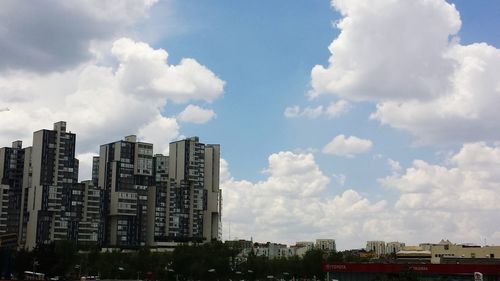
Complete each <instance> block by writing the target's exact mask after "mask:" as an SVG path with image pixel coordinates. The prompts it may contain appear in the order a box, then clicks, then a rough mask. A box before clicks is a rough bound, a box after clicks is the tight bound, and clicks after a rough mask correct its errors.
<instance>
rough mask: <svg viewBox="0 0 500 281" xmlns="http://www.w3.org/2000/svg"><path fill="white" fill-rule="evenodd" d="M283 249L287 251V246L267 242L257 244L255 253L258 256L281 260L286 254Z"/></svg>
mask: <svg viewBox="0 0 500 281" xmlns="http://www.w3.org/2000/svg"><path fill="white" fill-rule="evenodd" d="M282 249H287V246H286V245H285V244H279V243H271V242H267V243H255V244H254V248H253V251H254V254H255V255H256V256H260V257H267V258H269V259H276V258H281V257H282V254H284V253H283V252H282Z"/></svg>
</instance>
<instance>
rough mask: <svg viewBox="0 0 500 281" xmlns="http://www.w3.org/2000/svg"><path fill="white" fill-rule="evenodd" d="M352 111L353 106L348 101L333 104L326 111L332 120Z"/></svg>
mask: <svg viewBox="0 0 500 281" xmlns="http://www.w3.org/2000/svg"><path fill="white" fill-rule="evenodd" d="M350 109H351V105H350V103H349V102H348V101H346V100H339V101H337V102H335V103H331V104H330V105H329V106H328V108H327V109H326V111H325V114H326V115H327V116H328V117H330V118H336V117H339V116H341V115H343V114H345V113H347V112H348V111H349V110H350Z"/></svg>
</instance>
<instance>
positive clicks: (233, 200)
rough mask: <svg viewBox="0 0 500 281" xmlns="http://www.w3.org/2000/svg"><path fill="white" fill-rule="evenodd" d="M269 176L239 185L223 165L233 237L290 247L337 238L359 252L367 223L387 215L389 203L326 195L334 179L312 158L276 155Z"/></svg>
mask: <svg viewBox="0 0 500 281" xmlns="http://www.w3.org/2000/svg"><path fill="white" fill-rule="evenodd" d="M266 171H267V172H268V173H269V177H268V178H267V179H265V180H263V181H259V182H256V183H252V182H249V181H244V180H236V179H234V178H232V177H231V175H230V173H229V169H228V165H227V162H226V161H221V186H222V189H223V194H224V216H223V219H224V221H225V222H224V225H228V223H229V222H230V223H231V236H232V237H240V238H247V239H249V238H250V236H253V238H254V240H255V241H277V242H286V243H293V242H295V240H291V239H296V240H313V239H316V238H318V237H334V238H336V239H337V241H344V242H345V243H346V244H344V245H348V246H353V247H356V246H357V244H356V243H357V242H358V241H356V240H357V239H359V237H360V236H364V234H361V233H359V231H360V230H361V229H363V224H364V221H365V220H366V221H368V220H369V219H373V218H375V217H376V214H378V215H382V216H383V213H384V212H385V206H386V202H385V201H380V202H377V203H371V202H370V201H369V200H367V199H366V198H363V197H362V196H361V195H359V194H358V193H357V192H356V191H354V190H350V189H348V190H346V191H344V192H343V193H342V194H340V195H337V196H333V197H331V196H329V195H327V194H328V191H327V189H326V188H327V185H328V184H329V182H330V179H329V178H328V177H326V176H325V175H324V174H323V173H322V172H321V170H320V169H319V167H318V165H317V164H316V163H315V159H314V156H313V155H312V154H295V153H292V152H279V153H275V154H272V155H271V156H269V168H268V169H267V170H266ZM370 231H371V230H367V232H370ZM224 234H227V233H224Z"/></svg>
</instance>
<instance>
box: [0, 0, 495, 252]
mask: <svg viewBox="0 0 500 281" xmlns="http://www.w3.org/2000/svg"><path fill="white" fill-rule="evenodd" d="M41 2H44V1H41ZM49 2H50V1H49ZM49 2H47V3H40V4H26V3H21V4H19V3H16V2H15V1H7V2H5V3H3V4H0V8H2V7H1V6H2V5H3V6H4V7H3V10H4V11H6V12H4V13H2V12H0V31H2V30H3V33H2V32H0V47H3V49H4V50H7V51H6V52H4V54H3V55H1V54H0V56H1V57H3V63H0V71H1V72H0V89H2V91H1V92H2V94H0V102H1V103H2V104H5V107H8V108H9V111H5V112H0V114H3V118H2V119H3V122H2V123H0V125H1V126H0V127H1V129H0V136H1V140H2V143H4V144H3V145H8V144H9V143H10V142H11V141H12V140H14V139H18V138H19V139H23V140H24V141H25V143H27V144H29V143H30V136H31V132H32V131H34V130H38V129H40V128H42V127H50V126H51V124H52V123H53V122H56V121H58V120H59V119H65V120H67V121H68V127H70V128H73V131H75V132H76V133H77V135H78V142H79V144H78V147H79V148H78V153H79V158H80V161H81V163H82V170H81V172H80V177H81V178H85V176H88V175H89V171H90V159H91V157H92V155H95V154H96V153H97V148H98V145H99V144H102V143H106V142H110V141H115V140H117V139H120V138H122V137H123V136H124V135H128V134H138V135H139V137H140V138H141V139H143V140H145V141H150V142H153V143H154V145H155V150H156V151H157V152H164V153H167V146H166V144H167V143H168V142H169V141H172V140H175V139H178V138H181V137H183V136H193V135H197V136H200V139H201V140H202V141H203V142H206V143H220V144H221V147H222V158H223V159H224V160H223V165H222V167H221V171H222V174H223V179H222V180H221V186H222V189H223V194H224V223H225V226H227V225H228V224H229V223H230V224H231V232H232V238H234V237H239V238H246V239H249V238H250V237H253V238H254V239H256V240H258V241H276V242H286V243H294V242H295V241H299V240H313V239H316V238H335V239H337V241H338V242H337V244H338V245H339V247H340V248H353V247H362V246H363V245H364V243H365V241H366V240H378V239H386V240H400V241H403V242H407V244H412V243H413V244H417V243H419V242H434V241H439V240H440V239H441V238H450V239H452V240H454V242H457V243H460V242H473V243H479V242H480V241H484V239H485V238H486V239H487V240H488V241H491V243H496V244H498V243H500V229H497V228H496V227H495V226H492V225H491V224H490V223H489V222H488V221H487V219H488V218H490V219H493V218H495V215H494V214H495V213H497V212H498V208H499V207H497V205H499V206H500V204H497V203H498V202H497V201H496V200H497V196H500V182H499V180H498V179H500V175H498V171H496V170H498V169H497V167H498V166H497V165H498V164H500V147H499V146H498V143H499V142H498V141H499V140H500V134H499V133H498V132H500V130H495V129H498V125H497V124H496V123H497V122H496V121H497V120H499V118H500V115H498V113H496V111H497V110H496V105H497V104H499V105H500V102H499V101H500V92H499V91H500V86H499V84H498V83H500V82H498V81H499V79H498V77H500V70H499V69H500V63H499V60H500V59H499V57H500V55H499V53H500V51H499V48H500V30H499V28H498V27H499V26H500V2H498V1H496V0H480V1H467V0H460V1H448V2H446V1H443V0H433V1H427V2H425V1H414V2H405V1H386V0H377V1H373V2H370V4H367V3H366V2H365V3H364V4H363V3H362V2H359V1H353V0H346V1H340V0H339V1H333V2H330V1H327V0H307V1H306V0H297V1H282V0H277V1H260V0H259V1H230V0H220V1H195V0H192V1H191V0H189V1H179V0H168V1H167V0H165V1H161V0H160V1H146V0H143V1H141V0H137V1H132V0H131V1H130V2H129V3H128V5H123V6H119V5H118V6H116V5H114V4H113V3H112V1H109V2H108V1H102V2H99V1H95V2H92V1H90V2H85V1H81V2H78V1H77V2H76V3H77V4H75V5H74V7H69V6H67V5H64V4H63V1H53V2H50V3H49ZM450 3H453V4H454V5H455V6H451V5H449V4H450ZM9 11H17V12H18V13H19V14H20V15H21V16H20V17H17V18H14V17H13V16H11V15H10V14H9V13H8V12H9ZM341 12H342V13H341ZM67 14H71V15H73V17H72V18H71V19H67V18H66V16H65V15H67ZM117 15H120V16H117ZM338 23H343V26H337V24H338ZM349 23H351V24H349ZM1 27H3V29H2V28H1ZM340 34H343V36H339V35H340ZM341 37H342V38H341ZM33 38H35V39H33ZM53 42H63V43H61V44H59V45H57V44H54V43H53ZM332 42H336V43H335V44H334V45H335V46H334V47H332V48H333V50H334V51H333V54H332V53H331V52H330V51H329V49H328V47H329V46H330V44H331V43H332ZM410 42H412V43H410ZM481 42H485V43H486V44H483V45H478V44H475V43H481ZM332 46H333V45H332ZM162 50H164V51H162ZM165 52H167V53H168V58H167V59H166V57H167V56H166V53H165ZM185 58H191V59H192V60H191V61H190V62H186V61H185V60H184V59H185ZM329 61H330V62H333V64H331V63H329ZM315 66H318V67H315ZM313 68H314V71H313ZM311 93H313V95H314V97H311ZM118 100H120V101H123V102H117V101H118ZM51 101H56V102H51ZM96 101H98V102H96ZM337 102H342V103H344V104H347V106H346V107H345V108H343V110H342V112H340V113H339V114H338V115H335V116H333V117H332V116H330V115H328V114H327V112H326V111H327V108H328V107H329V105H331V104H332V103H337ZM61 105H63V106H61ZM188 105H191V106H193V108H195V109H194V111H190V112H188V110H187V106H188ZM320 106H322V108H321V109H320V111H321V112H320V113H318V114H317V115H318V116H312V115H308V114H307V113H304V110H305V109H307V108H309V109H310V110H313V109H317V110H318V108H319V107H320ZM2 107H4V106H0V108H2ZM293 110H295V111H294V113H293V114H285V112H286V111H288V112H292V111H293ZM181 112H183V113H181ZM17 122H23V123H25V124H27V125H26V126H23V127H22V128H19V126H14V125H12V124H13V123H14V124H15V123H17ZM497 131H498V132H497ZM341 136H343V137H341ZM349 137H352V138H349ZM334 140H336V141H335V143H333V142H334ZM329 143H331V146H329V148H328V149H327V144H329ZM349 151H350V152H349ZM416 160H421V161H416ZM478 167H480V168H478ZM477 206H481V207H477ZM470 229H474V231H470ZM228 235H229V234H228V228H227V227H225V228H224V230H223V237H224V238H225V239H227V238H229V237H228Z"/></svg>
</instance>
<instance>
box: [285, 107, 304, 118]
mask: <svg viewBox="0 0 500 281" xmlns="http://www.w3.org/2000/svg"><path fill="white" fill-rule="evenodd" d="M283 114H284V115H285V117H286V118H295V117H298V116H299V115H300V107H299V106H298V105H294V106H289V107H287V108H285V112H284V113H283Z"/></svg>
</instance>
